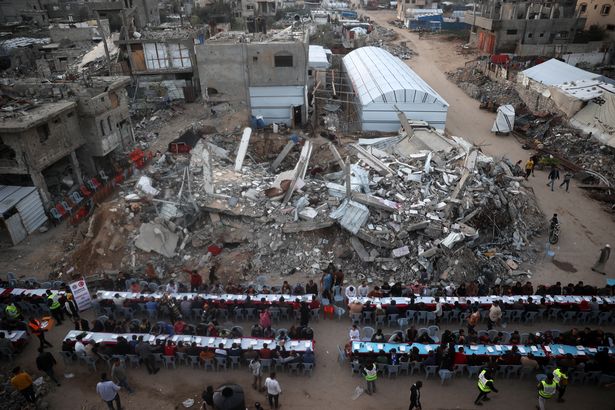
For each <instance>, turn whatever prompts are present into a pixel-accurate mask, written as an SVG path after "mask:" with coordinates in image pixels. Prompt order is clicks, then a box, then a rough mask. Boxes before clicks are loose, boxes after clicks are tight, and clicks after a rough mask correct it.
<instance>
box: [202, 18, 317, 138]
mask: <svg viewBox="0 0 615 410" xmlns="http://www.w3.org/2000/svg"><path fill="white" fill-rule="evenodd" d="M194 49H195V52H196V55H197V60H198V70H199V78H200V81H201V93H202V95H203V98H204V99H205V100H206V101H212V102H229V103H232V104H237V103H240V104H245V105H246V106H247V107H248V108H249V112H250V114H251V115H252V116H253V117H255V118H256V117H261V118H262V120H263V122H264V124H272V123H278V124H286V125H288V126H294V127H301V126H302V125H303V124H306V122H307V113H308V109H307V86H308V60H309V42H308V37H307V32H304V31H303V30H299V31H295V30H293V28H292V27H289V28H287V29H285V30H281V31H278V32H269V33H267V34H262V33H254V34H245V33H238V32H225V33H219V34H217V35H216V36H214V37H212V38H210V39H208V40H207V41H206V42H205V43H203V44H195V46H194Z"/></svg>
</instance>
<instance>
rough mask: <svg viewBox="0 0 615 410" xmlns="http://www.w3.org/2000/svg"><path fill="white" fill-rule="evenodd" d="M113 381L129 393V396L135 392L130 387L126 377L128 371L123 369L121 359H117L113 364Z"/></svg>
mask: <svg viewBox="0 0 615 410" xmlns="http://www.w3.org/2000/svg"><path fill="white" fill-rule="evenodd" d="M111 380H113V382H114V383H117V385H118V386H120V387H123V388H125V389H126V391H128V394H132V393H133V390H132V389H131V388H130V386H129V385H128V378H127V377H126V370H124V368H122V365H121V362H120V359H118V358H117V357H116V358H115V359H113V361H112V362H111Z"/></svg>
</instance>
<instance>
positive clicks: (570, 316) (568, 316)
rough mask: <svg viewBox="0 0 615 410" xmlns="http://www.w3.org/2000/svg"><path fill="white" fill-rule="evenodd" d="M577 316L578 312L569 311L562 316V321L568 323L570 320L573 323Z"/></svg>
mask: <svg viewBox="0 0 615 410" xmlns="http://www.w3.org/2000/svg"><path fill="white" fill-rule="evenodd" d="M576 316H577V312H575V311H572V310H569V311H567V312H564V314H563V315H562V320H563V322H564V323H567V322H568V321H569V320H570V321H572V320H574V319H575V318H576Z"/></svg>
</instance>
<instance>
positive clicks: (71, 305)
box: [64, 293, 79, 321]
mask: <svg viewBox="0 0 615 410" xmlns="http://www.w3.org/2000/svg"><path fill="white" fill-rule="evenodd" d="M64 310H66V314H67V315H68V316H69V317H70V318H72V319H73V321H75V320H78V319H79V308H77V304H76V303H75V300H74V299H73V294H72V293H68V294H66V302H64Z"/></svg>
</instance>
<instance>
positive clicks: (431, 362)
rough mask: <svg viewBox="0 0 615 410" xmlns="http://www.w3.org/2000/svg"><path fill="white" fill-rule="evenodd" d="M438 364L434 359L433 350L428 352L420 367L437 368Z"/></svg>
mask: <svg viewBox="0 0 615 410" xmlns="http://www.w3.org/2000/svg"><path fill="white" fill-rule="evenodd" d="M437 365H438V362H437V359H436V354H435V353H434V351H433V350H430V351H429V353H428V354H427V358H426V359H425V360H423V361H422V362H421V366H437Z"/></svg>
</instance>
